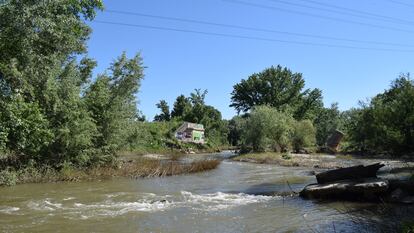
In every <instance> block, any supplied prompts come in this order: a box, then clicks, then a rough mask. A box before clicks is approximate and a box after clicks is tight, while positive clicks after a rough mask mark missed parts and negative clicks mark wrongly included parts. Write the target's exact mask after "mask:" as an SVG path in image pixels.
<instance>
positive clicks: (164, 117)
mask: <svg viewBox="0 0 414 233" xmlns="http://www.w3.org/2000/svg"><path fill="white" fill-rule="evenodd" d="M156 106H157V108H159V109H160V111H161V113H160V114H158V115H155V117H154V121H169V120H170V119H171V115H170V107H169V106H168V103H167V101H165V100H160V102H159V103H157V105H156Z"/></svg>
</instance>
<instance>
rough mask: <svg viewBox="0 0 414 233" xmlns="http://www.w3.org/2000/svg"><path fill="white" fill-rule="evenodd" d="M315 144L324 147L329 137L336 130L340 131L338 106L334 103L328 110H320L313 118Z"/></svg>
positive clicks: (340, 117) (340, 122)
mask: <svg viewBox="0 0 414 233" xmlns="http://www.w3.org/2000/svg"><path fill="white" fill-rule="evenodd" d="M314 125H315V128H316V144H317V145H318V146H324V145H325V143H326V141H327V140H328V138H329V136H330V135H331V134H332V133H333V132H334V131H335V130H336V129H342V127H343V126H342V125H343V122H342V115H341V112H340V111H339V109H338V104H337V103H334V104H332V105H331V107H330V108H321V109H319V111H318V114H317V115H316V117H315V120H314Z"/></svg>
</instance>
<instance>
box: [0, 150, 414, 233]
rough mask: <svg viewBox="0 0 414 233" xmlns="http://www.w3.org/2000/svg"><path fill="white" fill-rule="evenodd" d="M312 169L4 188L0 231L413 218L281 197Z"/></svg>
mask: <svg viewBox="0 0 414 233" xmlns="http://www.w3.org/2000/svg"><path fill="white" fill-rule="evenodd" d="M214 156H222V157H226V156H228V154H225V155H214ZM309 170H310V169H309V168H291V167H289V168H288V167H280V166H275V165H259V164H250V163H240V162H232V161H230V160H224V161H223V162H222V164H221V165H220V166H219V167H218V168H217V169H216V170H213V171H209V172H204V173H199V174H191V175H184V176H173V177H166V178H148V179H113V180H107V181H100V182H82V183H47V184H25V185H17V186H14V187H3V188H0V231H1V232H174V233H182V232H219V233H224V232H394V231H397V230H398V227H399V226H400V222H401V220H402V219H410V218H411V219H413V218H412V217H413V216H414V208H413V206H397V205H385V204H369V203H350V202H321V201H310V200H303V199H301V198H300V197H298V196H297V195H289V196H285V195H282V194H283V193H285V192H290V191H291V190H295V191H299V190H300V189H301V188H302V187H304V186H305V185H306V184H308V183H311V182H315V180H314V177H313V176H312V175H311V174H309ZM288 184H289V185H288ZM410 216H411V217H410Z"/></svg>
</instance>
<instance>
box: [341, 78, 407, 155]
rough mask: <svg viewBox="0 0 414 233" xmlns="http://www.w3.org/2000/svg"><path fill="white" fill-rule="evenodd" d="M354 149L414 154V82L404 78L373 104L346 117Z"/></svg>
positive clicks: (395, 82)
mask: <svg viewBox="0 0 414 233" xmlns="http://www.w3.org/2000/svg"><path fill="white" fill-rule="evenodd" d="M346 117H347V119H346V131H347V133H348V134H349V141H350V144H351V145H350V147H351V149H354V150H356V151H362V152H367V153H393V154H404V153H411V152H413V151H414V82H413V80H412V79H411V78H410V77H409V75H402V76H401V77H399V78H398V79H396V80H395V81H393V82H392V85H391V88H390V89H389V90H386V91H385V92H384V93H382V94H379V95H377V96H375V97H374V98H373V99H372V100H371V102H370V103H369V104H366V105H363V106H362V108H360V109H355V110H352V111H349V112H348V113H347V114H346Z"/></svg>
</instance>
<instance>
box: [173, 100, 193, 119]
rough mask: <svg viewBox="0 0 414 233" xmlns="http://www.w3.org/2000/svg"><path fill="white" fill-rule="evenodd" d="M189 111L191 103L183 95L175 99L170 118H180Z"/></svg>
mask: <svg viewBox="0 0 414 233" xmlns="http://www.w3.org/2000/svg"><path fill="white" fill-rule="evenodd" d="M190 109H191V102H190V100H189V98H187V97H185V96H184V95H180V96H178V97H177V99H176V100H175V103H174V107H173V110H172V111H171V117H175V118H182V117H184V115H185V114H186V113H188V112H189V111H190Z"/></svg>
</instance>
